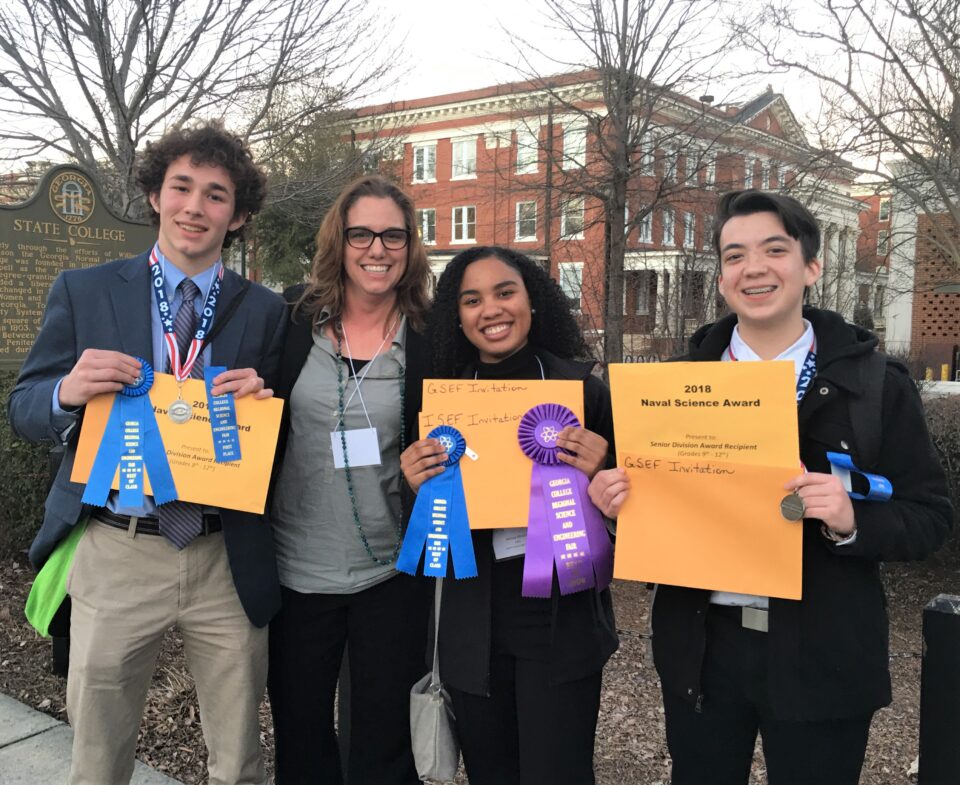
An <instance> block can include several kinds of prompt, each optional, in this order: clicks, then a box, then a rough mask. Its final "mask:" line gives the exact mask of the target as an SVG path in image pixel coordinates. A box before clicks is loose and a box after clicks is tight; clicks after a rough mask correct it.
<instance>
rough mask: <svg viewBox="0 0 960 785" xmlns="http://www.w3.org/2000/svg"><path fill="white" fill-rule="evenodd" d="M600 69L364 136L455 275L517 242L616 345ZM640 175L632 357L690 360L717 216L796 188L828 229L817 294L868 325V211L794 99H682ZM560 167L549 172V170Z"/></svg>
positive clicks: (652, 137) (415, 103) (363, 120)
mask: <svg viewBox="0 0 960 785" xmlns="http://www.w3.org/2000/svg"><path fill="white" fill-rule="evenodd" d="M603 114H604V113H603V103H602V101H601V99H600V93H599V87H598V82H597V80H596V78H595V75H594V74H593V73H591V72H584V73H576V74H567V75H564V76H562V77H557V78H556V79H554V80H553V81H552V82H551V84H550V85H549V86H548V87H542V86H537V85H534V84H532V83H529V82H517V83H513V84H507V85H500V86H495V87H489V88H484V89H480V90H472V91H467V92H462V93H456V94H451V95H442V96H435V97H430V98H421V99H417V100H412V101H404V102H397V103H392V104H385V105H380V106H373V107H368V108H365V109H363V110H361V111H360V112H358V113H357V115H356V116H355V118H354V119H353V121H352V131H353V133H354V134H355V135H356V137H357V138H358V139H361V140H363V139H371V138H373V137H376V138H377V139H378V140H379V142H380V143H381V145H385V149H386V151H387V152H386V153H385V154H384V155H383V157H382V160H381V163H380V166H381V168H382V169H383V170H384V171H386V172H387V173H389V174H390V175H392V176H393V177H394V178H396V179H397V180H398V181H399V182H401V183H402V184H403V186H404V187H405V188H406V189H407V190H408V191H409V192H410V193H411V195H412V196H413V198H414V200H415V202H416V205H417V207H418V221H419V224H420V226H419V228H420V231H421V235H422V236H423V238H424V240H425V242H426V243H427V245H428V249H429V252H430V256H431V262H432V266H433V267H434V269H435V271H437V272H439V271H440V270H442V269H443V267H444V266H445V264H446V263H447V262H448V261H449V260H450V258H452V256H453V255H455V254H456V253H457V252H458V251H459V250H462V249H463V248H464V247H467V246H469V245H474V244H484V245H487V244H500V245H509V246H512V247H514V248H517V249H519V250H521V251H524V252H526V253H528V254H529V255H530V256H532V257H534V258H537V259H540V260H542V261H543V263H544V264H548V265H549V267H550V271H551V274H552V275H553V276H554V277H555V278H556V279H557V280H558V281H559V282H560V284H561V286H562V287H563V289H564V291H565V292H566V293H567V295H568V296H569V297H570V298H571V302H572V304H573V305H574V306H575V307H576V308H577V309H578V310H580V312H581V313H582V322H583V326H584V330H585V332H586V334H587V335H588V337H589V336H595V337H597V338H599V337H600V336H602V333H603V320H602V304H603V292H604V288H603V287H604V272H605V271H604V264H605V263H604V258H605V256H604V248H605V231H606V226H605V223H604V221H603V220H602V215H603V211H602V204H601V202H600V201H599V199H597V198H596V197H595V196H593V195H592V192H595V191H596V188H595V186H596V175H597V173H598V172H600V171H602V170H603V167H604V166H605V163H604V161H603V160H602V159H601V156H600V145H599V144H598V142H597V138H596V136H595V135H594V133H595V131H594V130H592V129H596V128H597V127H598V126H597V124H596V123H594V122H592V121H591V120H592V118H596V117H602V116H603ZM649 120H650V125H649V129H648V133H647V134H646V135H645V136H644V137H643V138H644V140H647V141H646V143H645V144H643V145H642V147H641V153H640V160H639V161H636V162H634V164H635V165H634V166H633V176H632V178H631V180H630V182H629V185H628V195H627V205H626V211H625V215H624V217H623V221H622V222H618V225H616V226H612V227H611V228H610V229H611V231H623V232H625V233H626V247H627V253H626V257H625V264H624V267H625V280H624V284H625V286H624V288H625V292H624V314H625V324H624V333H625V335H624V345H625V349H624V352H625V354H626V355H628V359H630V357H629V356H634V357H638V356H641V355H647V354H651V353H652V354H664V353H669V352H672V351H674V350H675V349H676V348H677V346H678V345H679V344H680V343H681V342H682V339H683V337H684V336H686V335H689V334H690V332H692V330H693V329H694V328H695V327H696V326H698V325H699V324H701V323H703V322H704V321H706V320H708V319H712V318H713V317H714V316H715V314H716V308H717V302H716V301H717V298H716V295H715V291H716V287H715V278H716V260H715V257H714V253H713V251H712V247H711V226H710V222H711V216H712V215H713V212H714V207H715V203H716V197H717V194H718V192H721V191H724V190H729V189H731V188H742V187H745V186H754V187H757V188H769V189H783V190H790V191H791V192H793V193H794V194H795V195H797V196H799V197H800V198H805V199H806V200H807V201H809V202H810V203H811V206H812V207H813V209H814V211H815V212H817V213H818V215H819V217H820V218H821V221H822V222H823V224H824V227H825V238H824V240H825V254H824V256H825V259H824V261H825V264H826V269H827V272H828V275H826V276H825V279H824V284H823V287H822V289H821V290H819V291H818V293H817V296H818V297H819V298H821V299H822V300H823V301H824V302H825V303H827V304H829V305H831V307H839V308H840V309H842V310H844V311H845V312H847V313H848V314H849V315H850V316H851V317H852V315H853V308H854V297H853V286H854V284H853V267H854V264H853V259H854V257H855V255H856V235H857V233H858V231H859V229H858V225H857V215H858V212H859V206H858V203H857V202H856V201H855V200H854V199H852V198H851V197H850V196H849V195H848V192H849V188H850V177H849V174H848V172H847V170H846V168H845V167H844V166H843V162H842V161H839V160H838V159H834V158H829V157H825V156H824V155H823V154H822V153H821V152H819V151H816V150H814V149H813V148H811V147H810V146H809V144H808V143H807V141H806V138H805V136H804V134H803V132H802V130H801V128H800V125H799V123H798V122H797V120H796V118H795V117H794V115H793V113H792V112H791V110H790V107H789V106H788V105H787V103H786V101H785V99H784V97H783V96H782V95H779V94H776V93H773V92H772V91H769V90H768V91H767V92H765V93H763V94H761V95H760V96H757V97H756V98H755V99H753V100H751V101H749V102H746V103H744V104H739V105H724V106H718V107H714V106H712V105H710V104H709V103H705V102H700V101H696V100H693V99H690V98H688V97H685V96H682V95H677V94H666V95H664V96H662V97H661V99H660V100H659V101H658V103H657V104H656V108H655V111H653V112H652V113H651V114H650V116H649ZM548 162H549V165H548Z"/></svg>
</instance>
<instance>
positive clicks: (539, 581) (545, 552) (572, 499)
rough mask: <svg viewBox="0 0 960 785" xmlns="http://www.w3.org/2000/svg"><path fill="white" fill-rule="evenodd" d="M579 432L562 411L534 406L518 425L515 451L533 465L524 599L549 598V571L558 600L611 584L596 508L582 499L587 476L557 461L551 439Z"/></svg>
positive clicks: (567, 412) (609, 563) (608, 547)
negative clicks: (569, 429)
mask: <svg viewBox="0 0 960 785" xmlns="http://www.w3.org/2000/svg"><path fill="white" fill-rule="evenodd" d="M568 426H572V427H574V428H579V427H580V422H579V420H577V417H576V415H575V414H574V413H573V412H572V411H570V410H569V409H568V408H567V407H566V406H561V405H560V404H556V403H546V404H541V405H539V406H534V407H533V408H532V409H530V411H528V412H527V413H526V414H525V415H523V418H522V419H521V420H520V427H519V428H518V429H517V438H518V439H519V441H520V449H521V450H523V453H524V455H526V456H527V457H528V458H530V460H532V461H533V471H532V473H531V477H530V513H529V517H528V519H527V554H526V558H525V559H524V563H523V591H522V594H523V596H524V597H549V596H550V594H551V589H552V585H553V565H554V564H556V566H557V579H558V581H559V583H560V593H561V594H572V593H574V592H578V591H582V590H583V589H589V588H592V587H594V586H596V587H597V589H598V590H601V591H602V590H603V589H605V588H607V586H609V585H610V581H611V580H612V578H613V548H612V547H611V545H610V538H609V537H608V536H607V530H606V528H605V527H604V525H603V519H602V518H601V516H600V513H599V512H598V510H597V508H596V507H594V506H593V504H592V503H591V502H590V500H589V497H588V496H587V483H588V480H587V476H586V475H585V474H584V473H583V472H582V471H580V470H579V469H577V468H574V467H573V466H569V465H567V464H565V463H561V461H560V459H559V458H558V457H557V454H558V451H559V450H560V448H558V447H557V437H558V436H559V435H560V432H561V431H562V430H563V429H564V428H566V427H568Z"/></svg>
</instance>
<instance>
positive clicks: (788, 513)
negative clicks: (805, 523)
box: [780, 493, 807, 521]
mask: <svg viewBox="0 0 960 785" xmlns="http://www.w3.org/2000/svg"><path fill="white" fill-rule="evenodd" d="M806 511H807V506H806V505H805V504H804V503H803V499H801V498H800V496H799V495H798V494H796V493H791V494H790V495H789V496H784V497H783V499H782V500H781V502H780V514H781V515H782V516H783V517H784V518H786V519H787V520H788V521H799V520H801V519H802V518H803V516H804V513H806Z"/></svg>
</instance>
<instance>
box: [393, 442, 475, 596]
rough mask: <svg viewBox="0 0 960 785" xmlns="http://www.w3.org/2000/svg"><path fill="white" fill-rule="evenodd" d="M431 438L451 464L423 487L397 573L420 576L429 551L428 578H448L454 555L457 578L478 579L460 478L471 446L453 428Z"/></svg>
mask: <svg viewBox="0 0 960 785" xmlns="http://www.w3.org/2000/svg"><path fill="white" fill-rule="evenodd" d="M427 438H428V439H437V440H438V441H439V442H440V443H441V444H442V445H443V449H444V450H445V451H446V453H447V460H445V461H444V462H443V466H444V467H445V469H446V471H443V472H441V473H440V474H438V475H436V476H435V477H431V478H430V479H429V480H427V481H426V482H424V483H423V485H421V486H420V492H419V493H418V494H417V501H416V503H415V504H414V505H413V512H412V513H411V515H410V523H409V524H407V533H406V535H405V536H404V538H403V545H402V546H401V548H400V555H399V556H398V558H397V569H398V570H399V571H400V572H406V573H409V574H410V575H416V574H417V564H419V562H420V554H421V553H422V552H423V551H424V548H426V556H425V557H424V560H423V574H424V575H426V576H429V577H432V578H443V577H446V574H447V555H448V554H452V557H453V574H454V577H456V578H476V577H477V560H476V558H475V557H474V555H473V539H472V537H471V536H470V521H469V519H468V518H467V502H466V498H465V497H464V495H463V479H462V478H461V476H460V458H462V457H463V453H464V451H465V450H466V448H467V443H466V441H465V440H464V438H463V436H462V435H461V433H460V431H458V430H457V429H456V428H451V427H450V426H449V425H441V426H439V427H437V428H434V429H433V430H432V431H430V433H429V434H428V436H427Z"/></svg>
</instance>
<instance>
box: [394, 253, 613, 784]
mask: <svg viewBox="0 0 960 785" xmlns="http://www.w3.org/2000/svg"><path fill="white" fill-rule="evenodd" d="M427 335H428V336H429V340H430V344H431V359H432V362H433V367H432V369H431V372H432V375H435V376H438V377H445V378H469V379H474V378H479V379H576V380H581V381H582V382H583V395H584V411H585V420H586V422H585V425H586V427H585V428H577V429H573V428H566V429H564V430H563V431H562V432H561V434H560V438H559V440H558V444H559V446H561V447H563V448H565V449H566V450H568V451H569V452H570V453H571V454H570V455H569V456H563V457H564V458H565V459H566V462H567V463H569V464H571V465H573V466H575V467H577V468H579V469H581V470H583V471H584V472H585V473H586V474H587V475H588V476H591V477H592V476H593V475H594V474H596V472H597V471H598V470H599V469H601V468H603V467H604V466H606V465H612V456H613V418H612V414H611V408H610V395H609V391H608V390H607V388H606V386H605V385H604V384H603V382H602V381H601V380H600V379H598V378H597V377H596V376H593V375H592V373H591V370H592V368H593V363H592V362H583V361H581V360H579V359H577V358H580V357H583V356H584V355H585V354H586V348H585V346H584V343H583V338H582V336H581V334H580V330H579V328H578V326H577V323H576V320H575V319H574V317H573V315H572V314H571V313H570V307H569V305H568V303H567V300H566V298H565V297H564V295H563V293H562V292H561V290H560V287H559V286H558V285H557V284H556V283H555V282H554V281H553V280H551V279H550V277H549V276H548V275H547V274H546V272H544V270H543V269H542V268H541V267H539V266H538V265H537V264H536V263H534V262H533V261H531V260H530V259H528V258H527V257H526V256H524V255H522V254H520V253H517V252H516V251H512V250H510V249H508V248H500V247H480V248H472V249H470V250H468V251H464V252H463V253H461V254H458V255H457V256H456V257H454V259H453V260H452V261H451V262H450V264H449V266H448V267H447V268H446V270H445V271H444V272H443V275H442V276H441V277H440V281H439V282H438V284H437V291H436V298H435V300H434V304H433V308H432V309H431V311H430V314H429V316H428V319H427ZM444 458H445V456H444V453H443V449H442V448H441V446H440V444H439V442H437V441H436V440H433V439H424V440H421V441H418V442H415V443H414V444H412V445H411V446H410V447H408V448H407V450H406V451H405V452H404V453H403V455H402V456H401V458H400V465H401V468H402V469H403V473H404V476H405V477H406V479H407V482H408V483H409V485H410V486H411V487H412V488H413V489H414V490H417V489H419V487H420V485H421V484H422V483H423V482H424V481H425V480H427V479H429V478H430V477H433V476H435V475H436V474H438V473H439V472H440V471H441V469H439V468H437V464H438V463H439V462H440V461H442V460H444ZM491 490H492V489H491ZM503 523H504V527H510V526H515V525H516V524H517V523H518V522H517V521H508V520H505V521H504V522H503ZM472 536H473V547H474V551H475V554H476V561H477V569H478V577H477V578H473V579H467V580H451V581H445V582H444V585H443V598H442V602H441V610H440V632H439V647H440V669H441V677H442V680H443V682H444V684H445V685H446V687H447V688H448V689H449V691H450V695H451V697H452V699H453V706H454V711H455V713H456V717H457V735H458V736H459V738H460V743H461V748H462V751H463V758H464V763H465V765H466V769H467V775H468V776H469V778H470V783H471V785H488V784H489V785H520V783H523V784H524V785H546V783H550V785H563V783H570V785H574V784H575V785H589V783H592V782H594V775H593V743H594V735H595V731H596V723H597V714H598V712H599V708H600V677H601V671H602V669H603V665H604V663H605V662H606V661H607V659H608V658H609V657H610V655H611V654H612V653H613V652H614V651H615V650H616V648H617V643H618V642H617V634H616V627H615V624H614V619H613V606H612V603H611V598H610V591H609V589H605V590H603V591H601V592H597V591H595V590H594V589H588V590H585V591H581V592H578V593H575V594H568V595H564V596H561V595H560V591H559V587H558V584H557V580H556V577H554V579H553V592H552V596H551V597H549V598H546V599H539V598H528V597H523V596H521V585H522V582H523V559H522V558H519V557H517V558H508V559H504V560H501V561H498V560H497V559H496V558H495V555H494V538H495V537H498V536H500V535H497V534H496V533H495V532H494V531H489V530H487V531H479V530H478V531H474V532H472Z"/></svg>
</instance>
